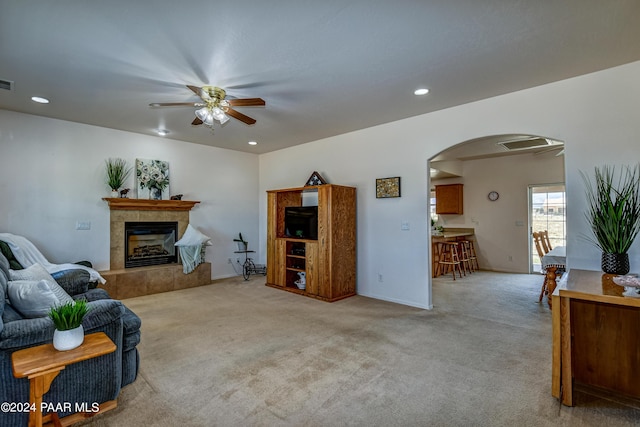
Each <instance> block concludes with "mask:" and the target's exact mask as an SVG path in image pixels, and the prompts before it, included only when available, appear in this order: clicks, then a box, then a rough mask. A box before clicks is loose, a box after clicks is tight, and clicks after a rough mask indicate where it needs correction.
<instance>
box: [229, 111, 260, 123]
mask: <svg viewBox="0 0 640 427" xmlns="http://www.w3.org/2000/svg"><path fill="white" fill-rule="evenodd" d="M225 112H226V113H227V114H228V115H230V116H231V117H233V118H234V119H238V120H240V121H241V122H244V123H246V124H248V125H252V124H254V123H255V122H256V120H255V119H252V118H251V117H249V116H245V115H244V114H242V113H241V112H239V111H236V110H234V109H233V108H227V111H225Z"/></svg>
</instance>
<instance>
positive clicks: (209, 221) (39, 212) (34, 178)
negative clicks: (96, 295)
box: [0, 110, 258, 278]
mask: <svg viewBox="0 0 640 427" xmlns="http://www.w3.org/2000/svg"><path fill="white" fill-rule="evenodd" d="M109 157H121V158H123V159H125V160H127V161H128V162H129V164H130V165H131V166H133V165H134V162H135V159H136V158H142V159H160V160H166V161H168V162H169V168H170V179H171V183H170V193H171V194H179V193H182V194H184V199H185V200H200V201H201V203H200V204H198V205H196V207H195V208H194V209H193V210H192V211H191V217H190V218H191V224H192V225H194V226H195V227H196V228H198V229H199V230H200V231H202V232H203V233H204V234H206V235H208V236H209V237H211V238H212V243H213V246H211V247H209V248H207V254H206V260H207V261H210V262H212V263H213V265H212V273H211V274H212V277H213V278H220V277H227V276H232V275H235V271H234V269H233V266H231V265H230V264H228V263H227V259H228V258H229V257H235V256H236V254H234V253H233V251H234V250H237V246H236V244H235V243H234V242H233V238H234V237H235V236H237V234H238V232H242V235H243V236H246V238H248V240H249V242H250V244H251V243H253V245H254V246H255V245H257V242H258V226H257V218H258V205H257V198H258V191H257V188H258V157H257V156H256V155H253V154H247V153H240V152H236V151H230V150H223V149H218V148H212V147H206V146H203V145H195V144H190V143H186V142H181V141H176V140H172V139H165V138H161V137H152V136H146V135H139V134H134V133H130V132H122V131H117V130H113V129H106V128H100V127H96V126H88V125H82V124H78V123H72V122H66V121H61V120H54V119H47V118H43V117H37V116H31V115H26V114H20V113H15V112H10V111H5V110H0V200H2V202H0V232H10V233H14V234H20V235H24V236H26V237H28V238H29V239H30V240H31V241H32V242H33V243H34V244H35V245H36V246H37V247H38V248H39V249H40V250H41V251H42V252H43V254H44V255H45V257H47V259H49V261H51V262H54V263H62V262H73V261H77V260H84V259H86V260H89V261H91V262H93V263H94V265H95V267H96V268H97V269H99V270H107V269H109V216H110V211H109V208H108V206H107V203H106V202H105V201H103V200H102V197H108V195H109V188H108V187H107V185H106V184H105V183H104V182H105V172H104V170H105V169H104V162H105V160H106V159H107V158H109ZM128 187H131V188H134V187H135V186H134V182H133V177H131V178H130V179H129V185H128ZM132 194H133V195H135V190H133V191H132ZM77 221H86V222H91V229H90V230H76V229H75V226H76V222H77ZM238 271H239V270H238Z"/></svg>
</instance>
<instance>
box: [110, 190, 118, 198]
mask: <svg viewBox="0 0 640 427" xmlns="http://www.w3.org/2000/svg"><path fill="white" fill-rule="evenodd" d="M118 197H120V193H119V192H118V190H111V198H112V199H117V198H118Z"/></svg>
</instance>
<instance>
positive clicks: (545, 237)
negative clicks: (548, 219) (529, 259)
mask: <svg viewBox="0 0 640 427" xmlns="http://www.w3.org/2000/svg"><path fill="white" fill-rule="evenodd" d="M540 234H541V235H542V242H541V243H542V248H543V249H544V253H545V254H547V253H549V251H550V250H551V249H553V246H551V242H550V241H549V232H548V231H547V230H544V231H540Z"/></svg>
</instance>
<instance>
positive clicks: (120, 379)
mask: <svg viewBox="0 0 640 427" xmlns="http://www.w3.org/2000/svg"><path fill="white" fill-rule="evenodd" d="M13 261H14V260H12V263H11V268H12V269H14V270H15V269H16V268H17V266H16V264H15V263H14V262H13ZM52 276H53V278H54V279H55V280H56V282H57V283H58V284H59V285H60V286H61V287H62V288H63V289H64V290H65V291H66V292H67V293H68V294H69V295H71V296H72V297H73V298H74V299H78V298H85V299H86V300H87V301H88V306H89V307H90V311H89V313H88V314H87V315H86V317H85V318H84V320H83V322H82V325H83V327H84V330H85V334H90V333H93V332H98V331H102V332H104V333H105V334H107V335H108V336H109V337H110V338H111V340H112V341H113V342H114V343H115V344H116V346H117V349H116V351H115V352H114V353H111V354H107V355H104V356H100V357H98V358H95V359H90V360H86V361H83V362H80V363H76V364H73V365H69V366H67V367H66V368H65V369H63V370H62V371H61V372H60V374H59V375H58V376H57V377H56V378H55V379H54V380H53V383H52V384H51V388H50V390H49V392H48V393H47V394H45V396H44V398H43V401H44V402H51V403H54V404H57V403H64V402H70V404H71V405H72V406H73V407H75V402H78V403H80V404H82V403H87V404H88V405H89V407H91V405H92V404H94V403H103V402H106V401H110V400H115V399H116V398H117V397H118V394H119V393H120V389H121V388H122V387H123V386H125V385H127V384H130V383H132V382H133V381H134V380H135V379H136V376H137V374H138V368H139V363H140V359H139V355H138V350H137V349H136V345H137V344H138V343H139V342H140V318H138V316H136V315H135V314H134V313H133V312H132V311H130V310H129V309H127V308H126V307H125V306H124V305H123V304H122V302H120V301H117V300H113V299H110V298H109V295H108V294H107V292H106V291H105V290H104V289H95V288H94V289H89V287H90V285H89V273H87V272H86V271H84V270H75V269H74V270H66V271H62V272H59V273H55V274H53V275H52ZM10 277H11V276H10V272H9V262H8V260H7V258H6V257H5V256H4V255H3V254H2V253H0V292H1V294H0V295H1V296H2V297H1V298H0V402H16V403H17V402H28V401H29V380H28V379H26V378H21V379H17V378H15V377H14V376H13V372H12V366H11V354H12V353H13V352H14V351H16V350H20V349H23V348H27V347H33V346H36V345H40V344H45V343H50V342H52V340H53V331H54V326H53V322H52V321H51V320H50V319H49V318H48V317H39V318H24V317H23V316H22V315H21V314H20V312H19V311H18V310H16V309H15V308H14V307H13V306H12V305H11V303H10V301H9V300H8V299H7V287H8V282H9V278H10ZM58 415H59V416H60V417H63V416H66V415H68V414H67V413H59V414H58ZM27 422H28V414H27V413H10V412H4V411H0V426H19V425H27Z"/></svg>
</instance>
